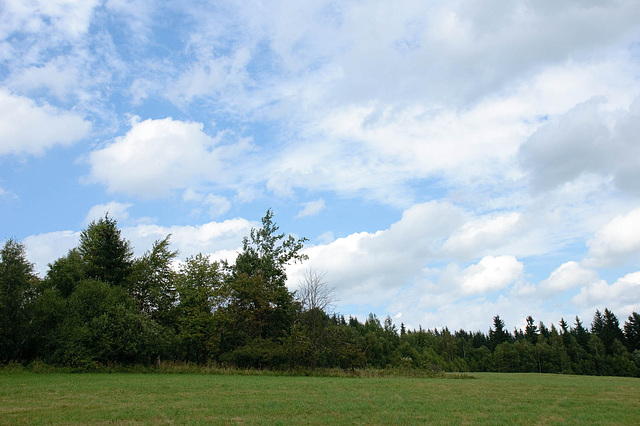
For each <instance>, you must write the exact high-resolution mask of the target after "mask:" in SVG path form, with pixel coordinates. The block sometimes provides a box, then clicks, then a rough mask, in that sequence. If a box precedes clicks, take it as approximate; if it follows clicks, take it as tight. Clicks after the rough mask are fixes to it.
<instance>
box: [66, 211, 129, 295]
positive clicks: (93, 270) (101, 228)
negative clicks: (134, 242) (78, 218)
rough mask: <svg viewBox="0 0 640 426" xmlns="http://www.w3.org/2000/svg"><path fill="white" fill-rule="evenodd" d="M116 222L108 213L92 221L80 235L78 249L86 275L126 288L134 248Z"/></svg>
mask: <svg viewBox="0 0 640 426" xmlns="http://www.w3.org/2000/svg"><path fill="white" fill-rule="evenodd" d="M117 224H118V223H117V221H116V220H115V219H113V218H110V217H109V214H106V215H105V217H104V218H101V219H100V220H98V221H97V222H96V221H93V222H91V223H90V224H89V226H88V227H87V229H85V230H83V231H82V232H81V234H80V245H79V246H78V252H79V253H80V255H81V256H82V259H83V262H84V264H85V273H86V276H87V278H90V279H96V280H100V281H103V282H106V283H108V284H110V285H112V286H118V287H126V286H127V277H128V276H129V273H130V272H131V265H132V261H133V250H132V249H131V245H130V244H129V242H128V241H127V240H125V239H123V238H121V236H120V230H119V229H118V227H117Z"/></svg>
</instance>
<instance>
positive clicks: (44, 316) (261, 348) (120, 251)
mask: <svg viewBox="0 0 640 426" xmlns="http://www.w3.org/2000/svg"><path fill="white" fill-rule="evenodd" d="M304 242H305V239H295V238H293V237H291V236H285V234H282V233H279V232H278V227H277V226H276V224H275V223H274V221H273V214H272V212H271V211H270V210H269V211H267V213H266V215H265V217H264V218H262V226H261V227H260V228H259V229H253V230H252V231H251V233H250V235H249V236H247V237H245V239H244V240H243V248H242V251H241V252H240V253H239V255H238V257H237V259H236V261H235V263H234V264H229V263H227V262H224V261H215V260H212V259H210V258H209V257H207V256H204V255H201V254H199V255H197V256H194V257H190V258H188V259H186V261H184V262H182V263H176V259H177V255H178V253H177V252H176V251H172V250H171V248H170V236H167V237H166V238H165V239H164V240H161V241H157V242H156V243H155V244H154V245H153V247H152V248H151V249H150V250H149V251H148V252H146V253H145V254H144V255H143V256H141V257H138V258H135V257H134V256H133V251H132V248H131V246H130V243H129V242H128V241H126V240H125V239H123V238H122V237H121V234H120V230H119V229H118V227H117V222H116V221H115V220H114V219H112V218H111V217H109V216H108V215H106V216H105V217H104V218H102V219H100V220H98V221H94V222H92V223H91V224H90V225H89V226H88V227H87V228H86V229H85V230H83V231H82V233H81V237H80V242H79V245H78V247H76V248H74V249H72V250H70V251H69V252H68V253H67V255H66V256H64V257H62V258H60V259H58V260H56V261H55V262H53V263H52V264H50V265H49V269H48V272H47V274H46V276H45V277H44V278H40V277H38V276H37V275H36V274H35V273H34V270H33V265H32V264H31V263H30V262H29V261H28V259H27V257H26V254H25V248H24V246H23V245H22V244H20V243H19V242H17V241H15V240H12V239H10V240H8V241H7V242H6V243H5V244H4V246H3V247H2V251H1V253H0V364H7V363H10V362H19V363H23V364H29V363H31V362H34V361H38V362H44V363H47V364H52V365H57V366H66V367H72V368H75V369H79V370H91V369H94V368H97V367H100V366H103V365H133V364H144V365H155V364H157V363H159V362H161V361H171V362H188V363H197V364H207V365H212V364H213V365H226V366H235V367H239V368H247V367H250V368H270V369H299V368H302V369H316V368H344V369H354V368H364V367H374V368H399V369H411V368H415V369H422V370H427V371H498V372H540V373H566V374H592V375H621V376H638V375H639V371H640V315H638V313H636V312H633V314H632V315H630V316H629V317H628V319H627V320H626V321H625V323H624V325H622V326H621V324H620V323H619V320H618V318H617V317H616V316H615V315H614V313H613V312H611V311H610V310H609V309H606V308H605V309H604V311H603V312H600V311H596V312H595V315H594V317H593V320H592V322H591V324H590V326H587V325H585V324H584V323H583V322H582V320H580V319H579V318H578V317H575V319H572V323H568V322H567V321H565V320H564V319H561V320H560V321H559V323H558V326H557V327H556V326H555V325H551V326H550V327H547V326H546V325H544V324H543V323H542V322H539V323H537V324H536V322H535V320H534V319H533V318H532V317H530V316H529V317H527V318H526V323H527V325H526V327H525V330H524V331H523V330H520V329H516V330H514V331H513V332H510V331H509V330H507V329H506V328H505V324H504V322H503V321H502V320H501V319H500V317H499V316H495V317H494V318H493V326H492V327H491V328H490V330H488V333H485V332H482V331H475V332H468V331H464V330H459V331H450V330H448V329H447V328H444V329H440V330H437V329H433V330H430V329H422V328H419V329H417V330H407V329H405V326H404V325H403V324H401V325H400V328H399V329H398V328H397V326H396V325H394V324H393V322H392V321H391V318H389V317H387V318H386V319H385V320H384V321H382V322H381V321H380V320H379V319H378V318H377V317H376V316H375V315H374V314H370V315H369V318H368V319H367V320H366V321H364V323H363V322H360V321H359V320H358V319H357V318H353V317H349V318H348V319H347V318H345V317H344V316H343V315H339V314H335V313H333V312H331V303H332V302H333V301H334V297H333V293H332V290H331V289H330V288H329V287H328V286H327V284H326V283H325V282H324V281H323V280H322V275H321V274H318V273H315V272H313V271H309V272H308V273H307V274H306V276H305V280H304V281H303V282H302V285H301V288H300V289H299V290H298V291H297V292H291V291H289V290H288V289H287V287H286V280H287V276H286V272H285V268H286V266H287V265H288V264H290V263H292V262H302V261H304V260H305V256H304V255H303V254H302V253H301V250H302V247H303V244H304ZM175 265H179V266H178V267H176V266H175Z"/></svg>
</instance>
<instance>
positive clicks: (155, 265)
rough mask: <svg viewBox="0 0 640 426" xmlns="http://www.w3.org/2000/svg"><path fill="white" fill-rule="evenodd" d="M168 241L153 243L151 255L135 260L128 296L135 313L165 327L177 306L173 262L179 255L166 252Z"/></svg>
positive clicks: (149, 252) (149, 253)
mask: <svg viewBox="0 0 640 426" xmlns="http://www.w3.org/2000/svg"><path fill="white" fill-rule="evenodd" d="M170 237H171V235H167V236H166V237H165V238H164V239H163V240H158V241H156V242H155V243H153V247H152V248H151V250H150V251H147V252H146V253H145V254H144V255H143V256H142V257H141V258H138V259H136V260H135V261H134V262H133V266H132V272H131V275H130V276H129V282H130V285H129V292H130V293H131V295H132V296H133V298H134V299H135V301H136V304H137V306H138V309H140V310H141V311H142V312H144V313H146V314H148V315H150V316H151V317H152V318H153V319H155V320H157V321H159V322H161V323H165V324H166V323H168V322H169V319H168V318H167V317H168V315H169V313H170V311H171V310H172V308H173V307H174V305H175V303H176V287H175V284H176V283H175V281H176V273H175V271H174V270H173V267H172V262H173V260H174V259H175V258H176V256H177V255H178V252H177V251H171V250H169V239H170ZM187 263H188V261H187Z"/></svg>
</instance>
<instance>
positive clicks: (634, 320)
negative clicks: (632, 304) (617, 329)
mask: <svg viewBox="0 0 640 426" xmlns="http://www.w3.org/2000/svg"><path fill="white" fill-rule="evenodd" d="M624 336H625V338H626V341H627V348H629V352H630V353H633V351H637V350H640V314H638V313H637V312H635V311H634V312H632V313H631V315H629V319H628V320H627V321H625V323H624Z"/></svg>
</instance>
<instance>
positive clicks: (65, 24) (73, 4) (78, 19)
mask: <svg viewBox="0 0 640 426" xmlns="http://www.w3.org/2000/svg"><path fill="white" fill-rule="evenodd" d="M3 3H4V4H3V11H2V12H3V13H2V16H3V18H2V20H1V21H0V22H2V23H3V24H4V25H3V27H4V31H2V32H0V34H2V35H3V36H4V37H6V36H7V34H8V33H9V32H12V31H26V32H32V33H38V32H41V31H43V30H44V29H45V28H51V30H52V31H55V32H61V33H63V34H66V35H68V36H72V37H78V36H81V35H83V34H85V33H86V32H87V30H88V28H89V24H90V23H91V19H92V16H93V10H94V8H95V7H96V6H98V4H99V0H5V1H4V2H3ZM3 33H4V34H3Z"/></svg>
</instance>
